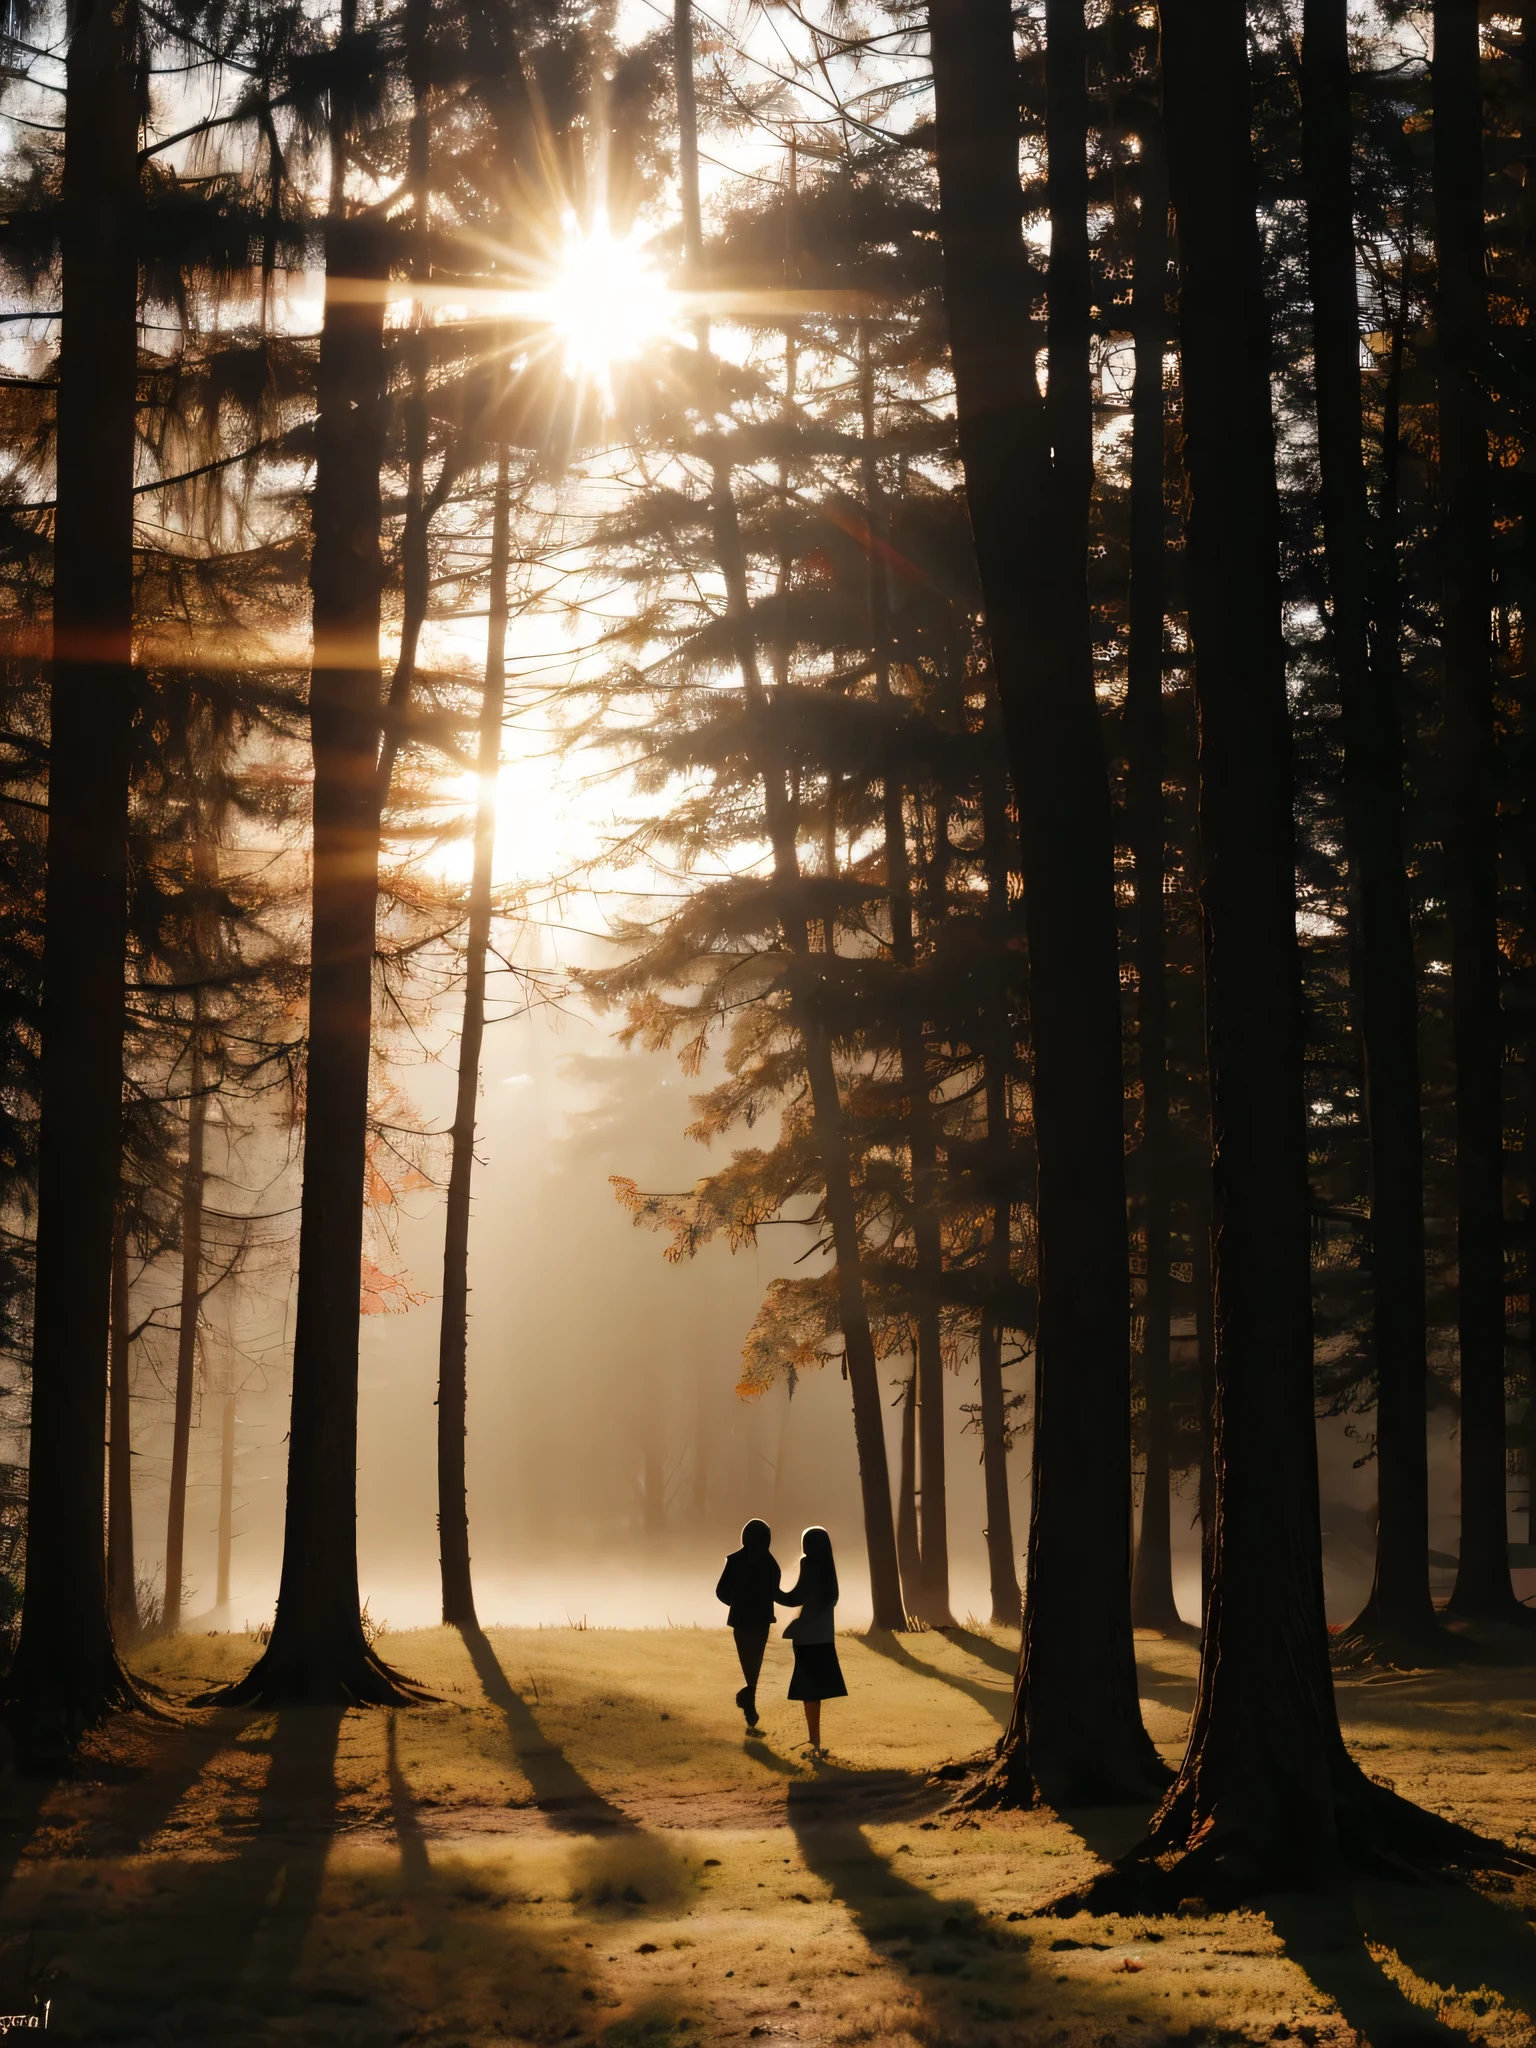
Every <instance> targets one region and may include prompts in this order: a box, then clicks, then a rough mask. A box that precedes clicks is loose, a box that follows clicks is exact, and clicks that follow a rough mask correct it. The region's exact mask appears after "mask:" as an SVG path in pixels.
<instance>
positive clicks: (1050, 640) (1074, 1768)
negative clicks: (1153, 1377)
mask: <svg viewBox="0 0 1536 2048" xmlns="http://www.w3.org/2000/svg"><path fill="white" fill-rule="evenodd" d="M1071 12H1072V10H1071V7H1070V6H1067V7H1065V8H1062V7H1058V8H1057V9H1056V10H1055V12H1054V14H1053V19H1054V20H1055V22H1056V28H1055V33H1056V34H1057V35H1058V36H1061V37H1063V38H1064V39H1065V41H1066V43H1067V44H1068V46H1069V52H1068V55H1069V58H1070V62H1071V63H1072V64H1073V65H1075V63H1076V58H1075V57H1071V56H1070V51H1072V50H1075V49H1076V48H1077V47H1078V37H1077V35H1076V33H1074V24H1073V22H1072V20H1071V19H1070V16H1071ZM928 20H929V37H930V47H931V52H932V60H933V71H934V90H935V112H936V143H937V156H938V171H939V200H940V232H941V236H942V240H943V253H944V278H945V298H946V303H947V307H948V312H949V326H950V348H951V355H952V359H953V365H954V373H955V391H956V412H957V421H958V427H959V439H960V453H961V459H962V463H963V466H964V472H965V483H966V496H967V500H968V503H969V508H970V517H971V530H972V534H973V537H974V541H975V547H976V556H977V564H978V567H979V570H980V578H981V588H982V594H983V601H984V607H985V612H986V623H987V631H988V635H989V638H990V642H991V649H992V658H993V668H994V672H995V676H996V681H997V689H998V695H999V699H1000V703H1001V707H1002V715H1003V724H1004V732H1005V737H1006V741H1007V749H1008V757H1009V762H1010V765H1011V768H1012V772H1013V782H1014V791H1015V795H1016V797H1017V800H1018V807H1019V824H1020V836H1021V842H1022V853H1023V870H1024V889H1025V912H1026V920H1027V930H1028V940H1029V961H1030V1018H1031V1029H1032V1039H1033V1051H1034V1101H1035V1125H1036V1142H1037V1146H1038V1154H1039V1211H1038V1215H1039V1284H1040V1320H1039V1336H1038V1343H1037V1347H1036V1400H1035V1446H1034V1447H1035V1467H1034V1487H1033V1495H1034V1500H1033V1508H1032V1512H1031V1517H1030V1535H1029V1572H1028V1591H1027V1597H1026V1602H1025V1622H1024V1646H1023V1652H1022V1656H1021V1661H1020V1671H1019V1682H1018V1686H1017V1690H1016V1695H1015V1702H1014V1712H1013V1716H1012V1720H1011V1722H1010V1726H1009V1729H1008V1732H1007V1734H1006V1736H1005V1738H1004V1743H1003V1747H1002V1751H1001V1754H1000V1762H999V1769H998V1772H997V1773H996V1774H994V1777H993V1779H992V1781H991V1787H992V1789H993V1790H994V1791H995V1792H996V1793H997V1795H998V1796H1001V1797H1004V1798H1008V1799H1028V1798H1029V1797H1031V1796H1032V1795H1033V1793H1034V1792H1035V1791H1036V1790H1039V1791H1042V1792H1044V1793H1045V1795H1046V1796H1047V1797H1049V1798H1051V1799H1052V1800H1053V1801H1055V1800H1060V1801H1063V1802H1066V1803H1084V1802H1087V1801H1091V1800H1096V1799H1122V1798H1135V1797H1139V1796H1142V1795H1143V1794H1145V1793H1146V1792H1147V1791H1148V1790H1149V1789H1150V1788H1152V1787H1154V1786H1155V1785H1156V1784H1157V1783H1158V1782H1160V1778H1161V1770H1162V1767H1161V1764H1160V1762H1159V1760H1158V1758H1157V1754H1156V1751H1155V1750H1154V1749H1153V1747H1152V1744H1151V1742H1150V1740H1149V1739H1148V1737H1147V1735H1146V1731H1145V1729H1144V1728H1143V1726H1142V1723H1141V1714H1140V1709H1139V1705H1138V1702H1137V1691H1136V1668H1135V1658H1134V1653H1133V1646H1132V1635H1131V1613H1130V1552H1131V1460H1130V1330H1129V1320H1130V1316H1129V1270H1128V1256H1127V1242H1126V1216H1125V1161H1124V1128H1123V1126H1124V1113H1123V1097H1122V1078H1121V1046H1120V1002H1119V958H1118V941H1117V935H1116V919H1115V904H1114V833H1113V826H1112V821H1111V814H1110V801H1109V786H1108V779H1107V773H1106V767H1105V759H1104V743H1103V737H1102V734H1101V732H1100V727H1099V718H1098V711H1097V706H1096V703H1095V699H1094V692H1093V681H1092V672H1091V665H1090V660H1089V637H1088V618H1087V604H1086V580H1085V579H1086V564H1085V559H1084V552H1083V551H1082V550H1081V549H1080V547H1079V545H1078V544H1079V542H1080V540H1081V535H1082V519H1083V516H1084V511H1085V501H1084V497H1083V481H1082V457H1081V453H1080V449H1081V437H1082V433H1083V431H1084V428H1083V423H1082V422H1081V419H1080V417H1079V412H1080V406H1079V407H1078V408H1076V409H1074V408H1072V407H1069V406H1068V405H1067V404H1066V403H1065V400H1064V399H1063V396H1062V390H1061V387H1058V394H1057V402H1056V404H1055V406H1054V407H1053V412H1052V418H1051V420H1050V422H1049V423H1048V421H1047V408H1046V405H1045V403H1044V401H1043V400H1042V399H1041V396H1040V392H1039V390H1038V387H1037V385H1036V382H1035V377H1034V354H1035V341H1036V333H1035V328H1034V323H1033V319H1032V311H1031V295H1032V281H1031V277H1030V273H1029V268H1028V264H1027V261H1026V256H1025V250H1024V245H1023V241H1022V237H1021V233H1020V212H1021V195H1020V186H1019V177H1018V152H1019V117H1018V104H1019V91H1018V85H1019V80H1018V68H1017V64H1016V62H1015V56H1014V44H1013V22H1012V13H1011V10H1010V8H1009V6H1008V5H1007V0H932V4H931V5H930V7H929V11H928ZM1064 61H1066V60H1063V59H1062V54H1061V52H1060V51H1058V62H1057V64H1056V69H1057V70H1058V71H1060V70H1061V69H1062V68H1063V62H1064ZM1076 97H1077V86H1076V81H1075V77H1074V78H1064V79H1061V80H1060V81H1059V83H1058V86H1057V92H1056V97H1055V98H1054V99H1053V110H1052V111H1051V113H1050V114H1048V118H1049V119H1050V120H1051V121H1052V122H1053V135H1054V143H1053V157H1054V163H1053V175H1054V177H1055V178H1056V180H1057V181H1058V186H1059V189H1065V190H1070V189H1072V187H1073V185H1074V183H1075V181H1076V178H1077V175H1078V174H1077V168H1076V163H1075V151H1076V150H1077V148H1078V147H1080V142H1081V136H1080V121H1079V119H1078V116H1077V115H1072V116H1071V118H1070V119H1069V118H1068V112H1069V111H1070V106H1069V103H1071V102H1074V101H1075V100H1076ZM1069 159H1070V161H1069ZM1065 225H1066V224H1065V222H1064V228H1065ZM1069 257H1070V251H1065V252H1064V253H1063V256H1062V259H1061V264H1060V265H1058V266H1055V275H1054V276H1053V283H1058V284H1059V286H1060V290H1059V291H1058V293H1057V312H1056V315H1055V330H1054V333H1053V337H1052V338H1053V341H1054V342H1055V343H1056V347H1055V349H1054V350H1053V364H1059V365H1060V366H1061V367H1062V369H1063V374H1064V377H1065V378H1066V383H1067V387H1068V388H1069V389H1070V386H1071V381H1072V375H1073V365H1074V362H1075V353H1074V352H1075V350H1076V349H1077V347H1078V342H1077V339H1076V336H1077V333H1078V329H1079V327H1080V324H1081V322H1080V318H1079V314H1078V311H1077V304H1076V301H1075V300H1073V301H1072V302H1071V305H1070V318H1069V305H1068V302H1067V301H1066V300H1064V299H1063V297H1062V294H1063V293H1066V292H1067V291H1068V287H1069V285H1070V284H1071V282H1072V279H1073V267H1072V263H1071V261H1070V260H1069ZM1083 313H1084V314H1085V313H1086V308H1085V307H1084V308H1083ZM1053 381H1054V371H1053ZM1053 435H1054V436H1055V439H1056V444H1057V448H1058V451H1059V453H1060V455H1061V459H1062V470H1061V474H1060V475H1059V476H1058V475H1057V473H1056V471H1055V469H1054V467H1053V462H1052V436H1053ZM978 1796H982V1795H981V1794H978Z"/></svg>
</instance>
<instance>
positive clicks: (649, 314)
mask: <svg viewBox="0 0 1536 2048" xmlns="http://www.w3.org/2000/svg"><path fill="white" fill-rule="evenodd" d="M542 296H543V298H544V301H545V312H546V317H547V319H548V321H549V325H550V327H551V328H552V329H553V330H554V332H555V334H556V335H558V336H559V338H560V342H561V345H562V347H563V349H564V352H565V361H566V367H567V368H568V369H569V370H570V371H571V372H572V373H573V374H574V375H578V376H580V375H585V376H589V377H592V378H594V379H595V380H597V381H598V382H600V383H606V382H607V381H608V376H609V372H610V371H611V370H612V368H613V366H614V364H615V363H624V362H633V361H634V360H635V358H636V357H637V356H640V355H643V354H644V352H645V350H646V349H647V348H648V347H649V346H650V344H651V343H652V342H654V341H655V340H656V339H657V337H658V336H659V335H661V334H663V333H664V332H665V331H666V329H667V328H668V327H669V326H670V325H671V322H672V317H673V312H672V303H671V294H670V293H669V291H668V290H667V286H666V281H665V279H664V278H663V277H662V275H661V273H660V272H659V271H658V270H657V269H656V267H655V265H654V264H653V263H652V262H651V259H650V257H649V255H648V254H647V252H646V250H645V248H644V246H643V245H642V244H641V242H640V241H639V240H638V238H637V237H636V236H634V235H633V234H630V235H616V234H615V233H614V232H613V229H612V227H611V226H610V224H609V221H608V217H607V215H606V214H599V215H597V217H596V218H595V219H594V220H593V221H592V222H591V224H590V225H589V226H586V227H583V226H582V225H581V224H580V223H578V222H577V221H574V220H572V221H570V222H569V223H568V224H567V227H566V233H565V243H564V248H563V250H562V253H561V256H560V258H559V260H558V262H557V265H556V268H555V271H554V275H553V276H552V277H551V278H550V281H549V283H548V285H547V286H546V288H545V290H544V292H543V294H542Z"/></svg>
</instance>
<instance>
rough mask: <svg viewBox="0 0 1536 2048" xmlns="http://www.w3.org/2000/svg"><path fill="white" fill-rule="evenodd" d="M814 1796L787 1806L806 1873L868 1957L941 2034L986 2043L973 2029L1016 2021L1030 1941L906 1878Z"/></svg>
mask: <svg viewBox="0 0 1536 2048" xmlns="http://www.w3.org/2000/svg"><path fill="white" fill-rule="evenodd" d="M813 1794H814V1788H813V1787H811V1786H799V1785H792V1786H791V1787H790V1790H789V1801H788V1807H787V1812H788V1819H789V1825H790V1827H791V1829H792V1830H793V1832H794V1836H795V1840H796V1843H797V1844H798V1846H799V1850H800V1854H801V1857H802V1858H803V1859H804V1862H805V1867H806V1869H807V1870H809V1871H810V1872H811V1873H812V1875H813V1876H815V1877H818V1878H820V1879H821V1881H822V1883H823V1884H825V1885H827V1886H828V1887H829V1888H830V1890H831V1892H832V1894H833V1896H834V1898H836V1899H837V1900H838V1901H839V1903H840V1904H841V1905H843V1906H844V1907H845V1908H846V1909H847V1911H848V1913H849V1916H850V1917H851V1919H852V1921H853V1924H854V1926H855V1927H856V1928H857V1930H858V1932H859V1934H860V1936H861V1937H862V1939H863V1940H864V1941H865V1942H866V1943H867V1945H868V1946H869V1948H870V1950H871V1951H872V1952H873V1953H874V1954H876V1955H878V1956H879V1957H880V1959H881V1960H882V1961H883V1962H885V1963H887V1964H890V1965H892V1966H893V1967H895V1968H899V1969H902V1970H904V1971H905V1972H906V1973H907V1975H908V1976H909V1977H910V1978H911V1979H912V1988H913V1991H914V1994H915V1995H916V1996H917V1997H918V1998H920V1999H921V2000H922V2003H923V2005H924V2006H925V2008H926V2009H927V2013H928V2016H929V2018H930V2019H931V2020H932V2021H933V2022H934V2023H935V2024H936V2025H937V2026H939V2027H941V2028H943V2029H944V2030H945V2034H946V2036H949V2035H951V2034H952V2036H953V2038H955V2039H956V2040H967V2041H971V2042H977V2041H979V2040H981V2039H983V2038H985V2036H984V2035H980V2034H978V2033H977V2031H976V2029H977V2026H978V2023H979V2022H980V2023H983V2024H984V2023H985V2022H987V2021H990V2020H998V2021H1006V2020H1011V2019H1014V2018H1015V2017H1016V2000H1017V1996H1018V1994H1019V1992H1020V1991H1021V1990H1022V1989H1023V1988H1024V1987H1025V1986H1026V1985H1027V1984H1028V1983H1029V1981H1030V1979H1031V1975H1032V1968H1031V1960H1030V1946H1031V1944H1030V1939H1029V1937H1028V1936H1027V1935H1018V1934H1014V1933H1012V1932H1009V1933H1006V1934H1005V1933H1003V1932H1002V1931H1001V1930H999V1929H997V1928H993V1927H990V1926H988V1925H987V1923H986V1922H985V1920H984V1919H983V1918H982V1916H981V1915H980V1914H979V1913H978V1911H977V1909H976V1908H975V1906H974V1905H972V1904H970V1903H969V1902H968V1901H963V1900H962V1901H956V1900H954V1899H940V1898H935V1897H934V1896H933V1894H932V1893H930V1892H926V1891H924V1890H923V1888H922V1887H921V1886H920V1885H917V1884H914V1883H912V1882H911V1880H910V1879H908V1878H905V1877H902V1876H901V1875H900V1874H899V1873H898V1872H897V1870H896V1869H895V1868H894V1867H893V1865H892V1863H891V1861H890V1860H889V1859H888V1858H886V1857H884V1856H882V1855H881V1854H880V1853H879V1851H878V1850H876V1849H875V1848H874V1847H873V1845H872V1844H871V1843H870V1842H869V1840H868V1839H867V1837H866V1836H865V1834H864V1832H863V1830H862V1828H861V1827H859V1825H858V1824H857V1823H856V1822H855V1821H853V1820H848V1819H841V1820H829V1818H828V1817H827V1815H826V1813H825V1812H824V1811H823V1809H822V1808H821V1807H820V1806H819V1805H818V1803H817V1802H816V1800H815V1798H814V1796H813ZM1004 2001H1006V2003H1005V2002H1004Z"/></svg>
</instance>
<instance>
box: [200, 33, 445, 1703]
mask: <svg viewBox="0 0 1536 2048" xmlns="http://www.w3.org/2000/svg"><path fill="white" fill-rule="evenodd" d="M350 20H351V16H350V13H349V16H348V18H347V21H345V22H344V26H343V42H345V40H346V38H347V35H348V33H349V32H350V28H349V24H350ZM332 147H333V158H332V161H333V166H334V172H333V177H334V182H333V188H332V203H331V213H330V218H329V220H328V222H327V226H326V236H325V255H326V298H325V312H324V318H323V323H322V327H321V336H320V367H319V378H318V387H317V389H318V400H319V410H318V416H317V419H316V423H315V484H314V495H313V499H312V519H313V526H314V548H313V553H312V556H311V561H310V575H309V582H310V590H311V593H312V596H313V601H314V657H313V667H312V670H311V676H310V744H311V750H312V753H313V757H314V798H313V806H314V813H313V814H314V827H313V839H314V851H313V879H312V884H311V903H312V925H311V932H312V936H311V953H310V987H309V1037H308V1051H307V1059H306V1064H305V1119H304V1191H303V1204H302V1209H301V1213H300V1219H299V1282H298V1306H297V1313H296V1317H295V1326H294V1346H293V1404H292V1410H291V1421H290V1429H289V1443H288V1493H287V1509H286V1515H285V1520H284V1527H283V1565H282V1575H281V1578H280V1580H279V1585H278V1596H277V1616H276V1619H275V1621H274V1623H273V1629H272V1640H271V1642H270V1643H269V1644H268V1646H267V1649H266V1651H265V1653H264V1655H263V1656H262V1657H261V1658H260V1660H259V1661H258V1662H257V1664H256V1665H255V1666H254V1668H253V1669H252V1670H251V1671H250V1672H249V1673H248V1674H247V1676H246V1677H245V1678H244V1679H243V1680H241V1681H240V1682H239V1683H238V1684H237V1685H235V1686H232V1687H230V1688H229V1689H228V1691H227V1692H225V1693H224V1694H222V1695H221V1697H222V1698H223V1699H225V1700H227V1701H229V1702H231V1703H240V1704H247V1705H254V1704H256V1703H258V1702H259V1703H260V1704H262V1705H272V1704H276V1703H278V1702H288V1701H291V1702H294V1703H299V1702H310V1703H314V1704H322V1703H323V1704H338V1703H339V1704H342V1705H360V1704H364V1703H370V1702H371V1703H379V1704H391V1703H402V1702H404V1701H405V1700H406V1699H408V1698H410V1697H411V1694H410V1693H409V1692H407V1691H406V1690H405V1689H404V1688H403V1687H402V1686H401V1684H400V1683H399V1682H398V1680H397V1679H396V1677H395V1675H394V1674H393V1673H392V1672H390V1671H389V1670H388V1668H387V1667H386V1666H385V1665H384V1664H383V1663H382V1661H381V1660H380V1659H379V1658H378V1657H376V1656H375V1655H374V1653H373V1651H372V1650H371V1649H370V1648H369V1646H368V1643H367V1641H366V1639H365V1637H364V1634H363V1625H362V1618H361V1613H360V1610H359V1602H358V1587H357V1370H358V1313H359V1308H358V1297H359V1276H360V1273H361V1268H362V1250H363V1188H364V1171H365V1162H366V1154H367V1136H368V1062H369V1051H370V1037H371V1025H372V988H373V955H374V920H375V915H376V909H377V901H378V868H379V798H378V759H379V743H380V705H379V688H380V675H379V656H378V646H379V625H380V597H381V592H382V588H383V563H382V560H381V556H380V550H379V523H380V516H381V504H380V493H379V467H380V464H381V462H382V460H383V454H384V433H385V421H386V393H385V381H386V365H385V352H384V293H383V290H382V289H380V290H379V291H378V292H377V293H372V292H358V291H357V289H356V284H355V281H356V280H358V279H367V280H375V279H376V280H378V281H379V282H380V284H381V286H382V281H383V280H384V278H385V277H386V276H387V274H388V262H387V245H386V243H385V240H384V236H383V233H382V230H381V225H380V223H379V222H378V221H377V219H376V218H375V217H373V216H363V217H358V218H349V217H348V215H347V212H346V201H345V186H344V176H345V157H346V144H345V137H344V135H343V134H342V133H341V132H339V123H338V124H337V128H336V130H335V131H333V143H332ZM342 281H345V283H347V284H350V285H351V286H352V289H350V290H343V289H339V288H338V285H339V284H340V283H341V282H342Z"/></svg>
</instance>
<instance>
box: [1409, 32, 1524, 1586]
mask: <svg viewBox="0 0 1536 2048" xmlns="http://www.w3.org/2000/svg"><path fill="white" fill-rule="evenodd" d="M1478 19H1479V16H1478V7H1477V0H1436V5H1435V8H1434V15H1433V20H1434V60H1433V68H1432V80H1433V103H1432V114H1433V128H1434V136H1433V141H1434V148H1433V178H1434V203H1435V268H1436V277H1437V295H1436V306H1435V311H1436V326H1437V332H1436V341H1437V363H1438V379H1437V389H1436V399H1437V404H1438V410H1439V422H1440V534H1439V549H1440V577H1441V625H1440V633H1441V661H1442V668H1443V681H1442V691H1443V700H1444V750H1445V757H1446V769H1447V783H1448V787H1447V792H1446V794H1447V800H1448V801H1447V817H1446V829H1445V834H1444V846H1445V892H1446V902H1447V906H1448V910H1449V920H1450V934H1451V948H1450V950H1451V1039H1452V1046H1453V1050H1454V1054H1455V1061H1456V1211H1457V1214H1456V1266H1457V1337H1458V1341H1459V1346H1460V1354H1461V1557H1460V1562H1459V1566H1458V1569H1457V1573H1456V1585H1455V1589H1454V1591H1453V1592H1452V1594H1451V1612H1452V1613H1453V1614H1456V1615H1458V1616H1461V1617H1463V1618H1474V1617H1475V1618H1479V1619H1486V1618H1502V1619H1516V1618H1525V1617H1521V1610H1520V1607H1519V1603H1518V1602H1517V1601H1516V1599H1515V1596H1514V1589H1513V1588H1512V1586H1511V1585H1510V1580H1509V1526H1508V1514H1507V1511H1506V1507H1505V1469H1504V1464H1505V1406H1504V1397H1505V1386H1504V1334H1505V1332H1504V1312H1505V1301H1504V1177H1503V1155H1504V1028H1503V1019H1502V1017H1501V1015H1500V1010H1499V939H1498V848H1497V842H1496V838H1495V823H1494V819H1495V793H1494V738H1493V533H1492V502H1491V490H1490V483H1489V474H1488V404H1487V398H1486V396H1485V391H1484V382H1485V378H1486V373H1487V365H1488V360H1489V340H1488V302H1487V282H1486V276H1485V268H1484V262H1485V258H1484V228H1483V96H1482V84H1481V77H1480V63H1481V57H1480V48H1479V35H1478Z"/></svg>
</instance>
